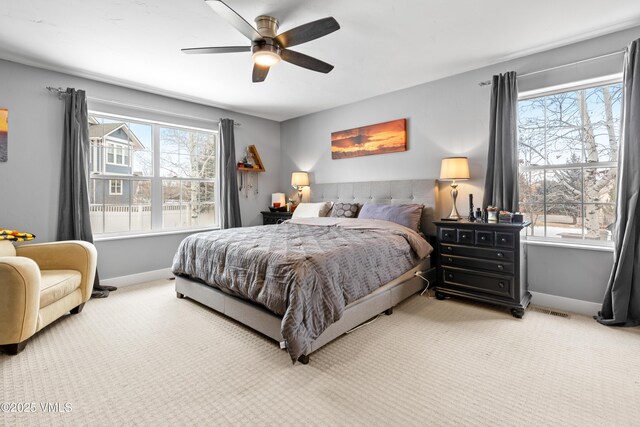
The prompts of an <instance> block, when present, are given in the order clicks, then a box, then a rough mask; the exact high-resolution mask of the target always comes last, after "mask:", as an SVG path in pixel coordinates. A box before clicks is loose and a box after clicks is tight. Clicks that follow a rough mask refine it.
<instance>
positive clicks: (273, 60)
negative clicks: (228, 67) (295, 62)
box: [251, 50, 282, 67]
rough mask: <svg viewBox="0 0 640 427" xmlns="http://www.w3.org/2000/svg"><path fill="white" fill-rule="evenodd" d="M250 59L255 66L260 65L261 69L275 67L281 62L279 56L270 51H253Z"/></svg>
mask: <svg viewBox="0 0 640 427" xmlns="http://www.w3.org/2000/svg"><path fill="white" fill-rule="evenodd" d="M251 57H252V59H253V62H254V63H255V64H258V65H261V66H263V67H271V66H272V65H276V64H277V63H278V62H280V61H281V60H282V59H281V58H280V55H278V54H277V53H276V52H272V51H270V50H258V51H255V52H253V55H252V56H251Z"/></svg>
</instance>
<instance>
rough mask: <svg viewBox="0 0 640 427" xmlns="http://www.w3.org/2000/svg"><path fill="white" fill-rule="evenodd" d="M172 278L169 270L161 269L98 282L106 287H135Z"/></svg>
mask: <svg viewBox="0 0 640 427" xmlns="http://www.w3.org/2000/svg"><path fill="white" fill-rule="evenodd" d="M170 277H173V273H172V272H171V268H161V269H160V270H153V271H145V272H144V273H137V274H130V275H128V276H120V277H113V278H111V279H104V280H102V279H101V280H100V284H102V285H108V286H117V287H119V288H121V287H123V286H131V285H137V284H138V283H143V282H150V281H152V280H159V279H168V278H170Z"/></svg>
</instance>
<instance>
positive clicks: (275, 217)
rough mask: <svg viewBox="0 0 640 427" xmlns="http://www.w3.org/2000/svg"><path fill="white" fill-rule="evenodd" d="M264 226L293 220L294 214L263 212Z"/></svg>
mask: <svg viewBox="0 0 640 427" xmlns="http://www.w3.org/2000/svg"><path fill="white" fill-rule="evenodd" d="M260 213H261V214H262V224H263V225H270V224H280V223H282V222H284V221H286V220H288V219H291V216H292V215H293V213H292V212H271V211H262V212H260Z"/></svg>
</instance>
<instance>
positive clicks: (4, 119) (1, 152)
mask: <svg viewBox="0 0 640 427" xmlns="http://www.w3.org/2000/svg"><path fill="white" fill-rule="evenodd" d="M8 138H9V110H7V109H6V108H0V162H6V161H7V151H8V149H9V147H7V144H8Z"/></svg>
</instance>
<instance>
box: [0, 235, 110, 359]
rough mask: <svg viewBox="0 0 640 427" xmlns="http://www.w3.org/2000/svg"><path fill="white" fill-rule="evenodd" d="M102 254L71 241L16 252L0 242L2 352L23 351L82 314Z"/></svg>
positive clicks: (80, 243)
mask: <svg viewBox="0 0 640 427" xmlns="http://www.w3.org/2000/svg"><path fill="white" fill-rule="evenodd" d="M97 258H98V255H97V251H96V248H95V246H93V244H91V243H87V242H82V241H76V240H70V241H64V242H52V243H40V244H32V245H22V246H18V247H14V246H13V245H12V244H11V243H9V242H7V241H0V348H1V349H2V350H4V351H5V352H6V353H9V354H18V353H19V352H21V351H22V350H23V349H24V347H25V345H26V343H27V340H28V339H29V338H30V337H31V336H33V335H34V334H35V333H36V332H38V331H40V330H41V329H42V328H44V327H45V326H47V325H49V324H50V323H52V322H53V321H54V320H57V319H58V318H60V317H62V316H63V315H65V314H67V313H69V312H71V314H78V313H80V312H81V311H82V308H83V307H84V304H85V302H86V301H87V300H88V299H89V298H90V297H91V289H92V287H93V280H94V277H95V271H96V263H97Z"/></svg>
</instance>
